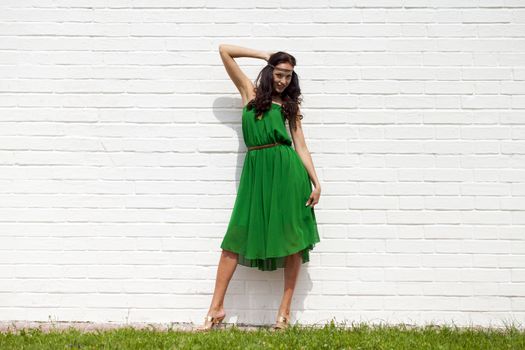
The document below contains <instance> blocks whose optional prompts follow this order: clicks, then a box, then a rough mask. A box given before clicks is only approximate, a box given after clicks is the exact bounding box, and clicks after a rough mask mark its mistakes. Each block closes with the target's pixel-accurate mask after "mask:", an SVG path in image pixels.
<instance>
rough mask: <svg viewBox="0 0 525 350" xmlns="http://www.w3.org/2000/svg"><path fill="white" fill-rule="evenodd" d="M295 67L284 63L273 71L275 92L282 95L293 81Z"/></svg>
mask: <svg viewBox="0 0 525 350" xmlns="http://www.w3.org/2000/svg"><path fill="white" fill-rule="evenodd" d="M292 72H293V66H292V65H291V64H290V63H288V62H282V63H279V64H278V65H276V66H275V68H274V69H273V91H274V92H276V93H278V94H280V93H282V92H283V91H284V89H286V87H287V86H288V85H289V84H290V81H292Z"/></svg>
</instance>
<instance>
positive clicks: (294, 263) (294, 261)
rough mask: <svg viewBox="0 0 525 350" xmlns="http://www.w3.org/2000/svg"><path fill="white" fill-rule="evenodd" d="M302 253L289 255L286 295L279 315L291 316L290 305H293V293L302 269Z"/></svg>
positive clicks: (285, 272) (286, 269)
mask: <svg viewBox="0 0 525 350" xmlns="http://www.w3.org/2000/svg"><path fill="white" fill-rule="evenodd" d="M301 262H302V258H301V252H299V253H295V254H292V255H289V256H287V257H286V262H285V268H284V294H283V299H282V300H281V306H280V307H279V315H285V316H286V317H289V315H290V305H291V303H292V297H293V292H294V290H295V283H296V282H297V276H299V270H300V268H301Z"/></svg>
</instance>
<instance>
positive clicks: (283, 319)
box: [272, 312, 290, 330]
mask: <svg viewBox="0 0 525 350" xmlns="http://www.w3.org/2000/svg"><path fill="white" fill-rule="evenodd" d="M289 326H290V314H289V313H287V312H279V316H277V321H276V322H275V324H274V325H273V327H272V328H273V330H285V329H286V328H288V327H289Z"/></svg>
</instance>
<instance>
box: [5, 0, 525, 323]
mask: <svg viewBox="0 0 525 350" xmlns="http://www.w3.org/2000/svg"><path fill="white" fill-rule="evenodd" d="M108 6H109V7H108ZM0 7H1V8H0V318H1V320H44V321H46V320H58V321H65V320H78V321H82V320H84V321H94V322H102V321H115V322H123V323H124V322H128V321H129V322H195V323H201V322H202V320H203V317H204V316H205V313H206V311H207V308H208V306H209V302H210V298H211V293H212V291H213V287H214V278H215V272H216V268H217V263H218V260H219V253H220V248H219V244H220V242H221V240H222V236H223V234H224V231H225V229H226V225H227V223H228V220H229V216H230V213H231V209H232V206H233V202H234V200H235V193H236V188H237V185H238V180H239V176H240V170H241V165H242V161H243V159H244V154H245V151H246V148H245V145H244V143H243V140H242V133H241V125H240V113H241V109H240V107H241V100H240V96H239V95H238V93H237V90H236V89H235V87H234V85H233V83H232V82H231V81H230V80H229V79H228V76H227V74H226V72H225V70H224V67H223V66H222V62H221V60H220V57H219V54H218V45H219V44H220V43H230V44H236V45H242V46H248V47H251V48H255V49H264V50H269V51H270V50H271V51H277V50H285V51H289V52H291V53H292V54H294V55H295V56H296V58H297V60H298V66H297V67H296V72H297V73H298V74H299V77H300V79H301V83H302V85H301V87H302V89H303V94H304V104H303V110H304V112H305V113H304V114H305V119H304V120H303V125H304V129H305V135H306V140H307V144H308V146H309V149H310V151H311V153H312V157H313V160H314V164H315V166H316V169H317V173H318V175H319V178H320V180H321V182H322V189H323V193H322V196H321V201H320V202H319V204H318V206H317V207H316V214H317V218H318V222H319V229H320V235H321V243H320V244H318V245H317V246H316V247H315V250H314V252H313V253H312V255H311V261H310V263H308V264H305V265H303V267H302V270H301V275H300V277H299V282H298V286H297V290H296V294H295V298H294V302H293V306H292V307H293V313H292V318H293V320H294V321H299V322H301V323H325V322H327V321H329V320H331V319H334V320H335V321H337V322H343V321H348V322H352V321H354V322H360V321H361V322H370V323H379V322H386V323H397V322H406V323H414V324H424V323H431V322H432V323H454V324H457V325H470V324H475V325H503V324H505V323H509V322H514V321H517V322H524V321H525V95H524V94H525V2H523V1H510V0H509V1H462V0H454V1H437V0H435V1H431V0H428V1H416V0H414V1H410V0H406V1H400V0H399V1H386V0H384V1H370V0H366V1H364V0H363V1H359V0H354V1H336V0H334V1H309V0H306V1H305V0H301V1H298V0H292V1H290V0H288V1H264V2H261V1H253V0H242V1H241V0H239V1H199V0H195V1H149V0H148V1H146V0H136V1H116V2H114V1H112V2H111V4H110V5H108V2H106V1H92V0H90V1H87V0H86V1H74V2H70V1H60V0H59V1H56V0H53V1H51V0H38V1H37V0H28V1H23V2H20V1H15V0H6V1H2V3H1V5H0ZM238 62H239V64H240V65H241V67H242V68H243V69H244V70H245V72H246V73H247V74H248V75H249V76H250V77H251V78H252V79H255V77H256V75H257V73H258V72H259V70H260V69H261V68H262V67H263V65H264V61H261V60H257V59H250V58H241V59H239V60H238ZM282 280H283V271H282V270H278V271H274V272H262V271H258V270H256V269H249V268H246V267H243V266H239V267H238V268H237V271H236V273H235V275H234V278H233V280H232V282H231V284H230V288H229V290H228V294H227V297H226V304H225V306H226V312H227V313H228V321H229V322H239V323H250V324H262V323H271V322H273V321H274V319H275V316H276V312H277V307H278V305H279V301H280V296H281V291H282V288H283V281H282Z"/></svg>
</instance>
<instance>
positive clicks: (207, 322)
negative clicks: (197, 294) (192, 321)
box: [195, 314, 226, 332]
mask: <svg viewBox="0 0 525 350" xmlns="http://www.w3.org/2000/svg"><path fill="white" fill-rule="evenodd" d="M225 317H226V314H224V315H222V316H219V317H213V316H210V315H208V316H206V317H205V318H204V325H202V326H201V327H199V328H196V329H195V331H196V332H206V331H209V330H212V329H214V328H219V326H220V325H221V323H222V321H223V320H224V318H225Z"/></svg>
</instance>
